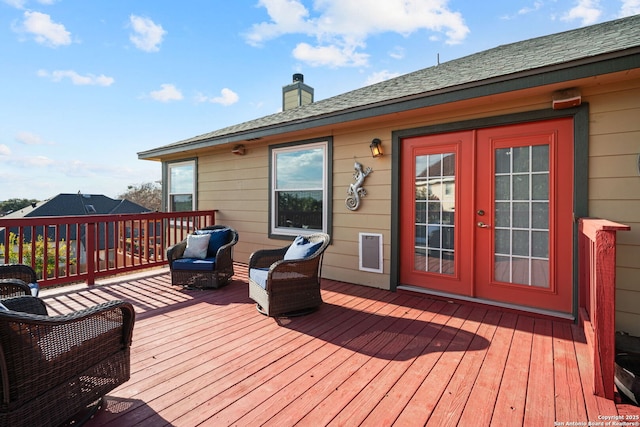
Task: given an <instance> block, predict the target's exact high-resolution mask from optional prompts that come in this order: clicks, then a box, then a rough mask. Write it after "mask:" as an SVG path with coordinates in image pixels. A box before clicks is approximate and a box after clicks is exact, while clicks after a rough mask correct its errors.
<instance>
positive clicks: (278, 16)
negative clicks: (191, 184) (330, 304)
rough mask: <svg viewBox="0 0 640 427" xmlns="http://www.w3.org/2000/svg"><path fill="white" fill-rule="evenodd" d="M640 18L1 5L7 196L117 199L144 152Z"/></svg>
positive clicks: (434, 10) (34, 0)
mask: <svg viewBox="0 0 640 427" xmlns="http://www.w3.org/2000/svg"><path fill="white" fill-rule="evenodd" d="M638 13H640V0H504V1H492V0H485V1H480V0H380V1H371V0H304V1H303V0H181V1H179V2H178V1H158V0H136V1H130V0H91V1H87V0H0V201H4V200H8V199H12V198H21V199H22V198H25V199H37V200H45V199H48V198H51V197H54V196H55V195H57V194H59V193H77V192H79V191H80V192H82V193H85V194H104V195H106V196H109V197H114V198H115V197H117V196H118V195H120V194H122V193H125V192H126V191H127V188H128V187H129V186H131V185H140V184H143V183H149V182H154V181H159V180H160V179H161V165H160V163H159V162H152V161H148V160H139V159H138V156H137V153H138V152H140V151H145V150H149V149H152V148H156V147H159V146H162V145H166V144H170V143H173V142H177V141H180V140H183V139H187V138H191V137H193V136H196V135H201V134H204V133H207V132H211V131H214V130H217V129H220V128H223V127H227V126H231V125H234V124H238V123H242V122H245V121H248V120H252V119H255V118H258V117H262V116H266V115H269V114H272V113H276V112H278V111H281V109H282V87H283V86H285V85H287V84H289V83H291V82H292V75H293V74H295V73H302V74H303V75H304V82H305V84H307V85H309V86H311V87H313V88H314V96H315V100H316V101H318V100H321V99H326V98H329V97H332V96H335V95H339V94H341V93H345V92H348V91H351V90H354V89H358V88H361V87H364V86H367V85H370V84H373V83H377V82H380V81H383V80H386V79H389V78H393V77H396V76H399V75H402V74H406V73H409V72H413V71H416V70H419V69H422V68H426V67H430V66H433V65H436V64H437V63H438V61H439V62H441V63H442V62H446V61H450V60H452V59H456V58H460V57H463V56H466V55H469V54H473V53H476V52H480V51H483V50H486V49H490V48H493V47H496V46H499V45H502V44H506V43H512V42H517V41H521V40H526V39H530V38H533V37H538V36H543V35H547V34H552V33H558V32H562V31H567V30H571V29H575V28H579V27H583V26H587V25H592V24H596V23H599V22H604V21H609V20H613V19H617V18H620V17H624V16H629V15H634V14H638Z"/></svg>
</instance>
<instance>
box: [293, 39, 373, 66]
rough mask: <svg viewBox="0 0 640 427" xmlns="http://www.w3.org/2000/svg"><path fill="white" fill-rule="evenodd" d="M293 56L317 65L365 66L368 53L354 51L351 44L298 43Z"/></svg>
mask: <svg viewBox="0 0 640 427" xmlns="http://www.w3.org/2000/svg"><path fill="white" fill-rule="evenodd" d="M293 57H294V58H296V59H298V60H300V61H303V62H306V63H307V64H309V65H311V66H313V67H318V66H327V67H345V66H354V67H358V66H365V65H367V63H368V60H369V55H368V54H366V53H359V52H355V48H354V47H352V46H344V47H340V46H336V45H331V46H311V45H310V44H308V43H300V44H298V45H297V46H296V47H295V49H293Z"/></svg>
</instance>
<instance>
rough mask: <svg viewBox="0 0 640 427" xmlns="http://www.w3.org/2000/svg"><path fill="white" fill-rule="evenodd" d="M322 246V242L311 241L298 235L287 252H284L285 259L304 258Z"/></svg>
mask: <svg viewBox="0 0 640 427" xmlns="http://www.w3.org/2000/svg"><path fill="white" fill-rule="evenodd" d="M320 246H322V242H315V243H314V242H310V241H309V240H308V239H307V238H306V237H304V236H298V237H296V238H295V240H294V241H293V243H291V246H289V249H287V252H286V253H285V254H284V259H285V260H287V261H290V260H295V259H304V258H306V257H309V256H311V255H313V254H314V253H315V252H316V251H317V250H318V248H320Z"/></svg>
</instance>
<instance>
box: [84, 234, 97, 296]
mask: <svg viewBox="0 0 640 427" xmlns="http://www.w3.org/2000/svg"><path fill="white" fill-rule="evenodd" d="M85 249H86V251H87V285H95V284H96V274H95V273H96V223H95V222H89V223H87V247H86V248H85Z"/></svg>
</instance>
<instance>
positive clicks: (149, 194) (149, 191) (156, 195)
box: [118, 181, 162, 211]
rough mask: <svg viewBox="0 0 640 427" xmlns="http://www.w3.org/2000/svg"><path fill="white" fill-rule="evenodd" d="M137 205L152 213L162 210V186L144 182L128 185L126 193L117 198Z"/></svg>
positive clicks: (157, 183) (156, 183)
mask: <svg viewBox="0 0 640 427" xmlns="http://www.w3.org/2000/svg"><path fill="white" fill-rule="evenodd" d="M118 198H119V199H126V200H129V201H130V202H133V203H137V204H139V205H141V206H144V207H145V208H147V209H150V210H152V211H160V210H161V209H162V185H160V183H159V182H157V181H156V182H146V183H144V184H136V185H130V186H129V187H127V191H126V192H125V193H122V194H120V195H119V196H118Z"/></svg>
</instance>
